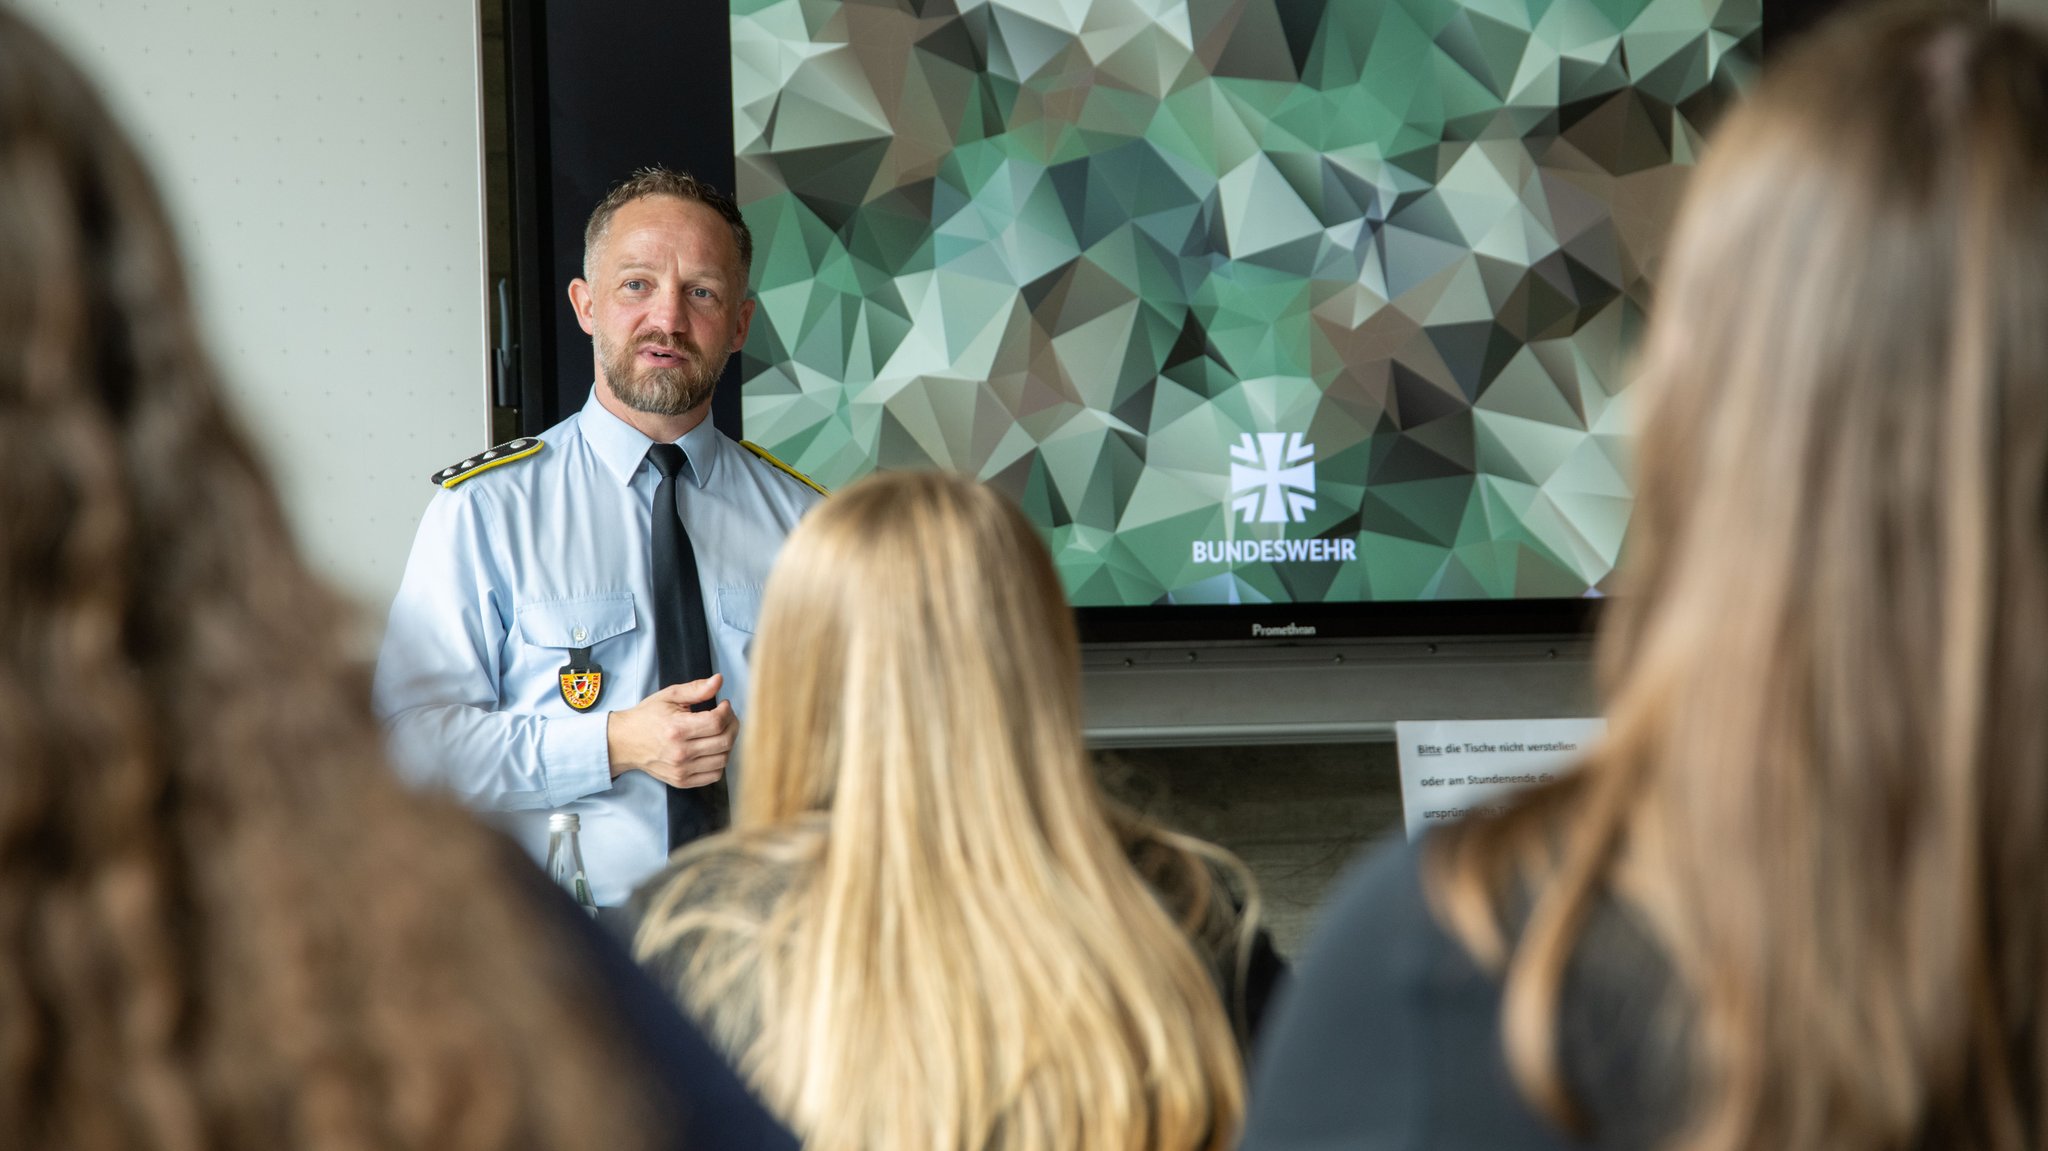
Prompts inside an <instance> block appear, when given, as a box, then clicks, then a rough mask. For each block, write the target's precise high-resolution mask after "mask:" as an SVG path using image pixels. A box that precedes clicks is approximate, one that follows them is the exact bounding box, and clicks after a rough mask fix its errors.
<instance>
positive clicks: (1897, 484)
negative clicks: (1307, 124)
mask: <svg viewBox="0 0 2048 1151" xmlns="http://www.w3.org/2000/svg"><path fill="white" fill-rule="evenodd" d="M1638 386H1639V388H1640V389H1641V393H1642V399H1643V401H1644V405H1645V407H1644V412H1643V420H1642V425H1641V428H1642V432H1641V438H1640V441H1639V447H1638V457H1639V470H1640V473H1641V478H1640V481H1639V485H1638V489H1637V490H1638V497H1637V504H1636V510H1635V518H1634V521H1633V523H1632V524H1631V527H1630V532H1631V537H1630V541H1629V550H1628V554H1627V557H1626V560H1625V569H1626V575H1627V583H1626V594H1625V595H1624V596H1623V597H1622V598H1621V600H1620V601H1619V602H1618V603H1617V604H1616V610H1615V612H1614V613H1613V614H1612V615H1611V616H1610V618H1609V620H1608V629H1607V632H1606V634H1605V636H1604V640H1603V642H1604V651H1603V660H1604V662H1603V668H1602V670H1603V674H1604V676H1605V679H1606V682H1607V685H1608V688H1609V691H1610V693H1611V700H1612V702H1611V708H1610V729H1609V732H1610V734H1609V738H1608V741H1607V743H1606V746H1605V748H1604V750H1601V751H1599V752H1598V753H1597V754H1596V755H1595V756H1594V757H1593V760H1592V762H1590V763H1588V764H1587V765H1586V769H1585V771H1584V772H1583V773H1582V774H1581V775H1580V776H1578V777H1577V778H1576V779H1575V780H1574V781H1573V782H1571V783H1569V784H1567V785H1566V786H1565V787H1563V788H1561V789H1559V790H1557V791H1555V792H1553V793H1551V794H1549V795H1547V796H1544V797H1541V798H1539V799H1537V800H1536V801H1535V802H1534V803H1532V804H1531V805H1529V806H1527V807H1524V808H1522V809H1520V810H1519V811H1517V812H1516V813H1514V814H1513V815H1512V816H1510V817H1508V818H1505V819H1502V820H1500V821H1498V822H1492V823H1482V824H1478V825H1475V826H1472V827H1469V828H1466V829H1463V830H1461V831H1458V832H1456V833H1454V834H1452V835H1448V836H1445V837H1443V838H1442V840H1441V841H1440V842H1439V843H1438V847H1439V849H1440V850H1438V851H1437V852H1436V853H1435V855H1434V856H1433V858H1432V859H1431V860H1430V861H1429V862H1430V866H1431V870H1430V872H1429V874H1430V878H1431V882H1432V889H1433V893H1434V894H1435V896H1436V897H1437V906H1438V907H1439V909H1440V911H1441V913H1442V914H1443V915H1444V917H1445V919H1446V920H1447V922H1448V923H1449V924H1450V925H1452V926H1453V927H1454V928H1455V929H1456V930H1457V931H1458V933H1459V934H1460V936H1461V937H1462V938H1463V939H1464V940H1465V941H1466V942H1467V944H1468V945H1469V946H1471V947H1472V949H1473V950H1474V951H1475V952H1476V953H1478V954H1479V955H1480V956H1481V957H1482V958H1493V959H1496V960H1501V959H1504V961H1505V964H1506V979H1507V985H1506V1006H1505V1014H1504V1024H1505V1029H1506V1040H1507V1045H1508V1054H1509V1057H1510V1062H1511V1064H1512V1066H1513V1069H1514V1071H1515V1073H1516V1076H1517V1079H1518V1081H1519V1082H1520V1084H1521V1085H1522V1087H1523V1089H1524V1091H1525V1092H1526V1093H1527V1094H1528V1095H1529V1096H1530V1097H1531V1098H1532V1100H1534V1101H1536V1102H1537V1103H1539V1104H1541V1105H1543V1106H1544V1107H1545V1108H1546V1109H1547V1110H1548V1111H1549V1112H1550V1113H1551V1114H1552V1115H1553V1116H1555V1117H1558V1118H1559V1119H1561V1120H1569V1119H1570V1118H1571V1117H1572V1111H1573V1108H1572V1103H1573V1101H1572V1100H1570V1099H1569V1098H1568V1097H1567V1094H1566V1091H1565V1089H1564V1087H1563V1084H1562V1080H1561V1077H1560V1074H1559V1072H1558V1069H1557V1064H1556V1060H1557V1055H1556V1042H1557V1040H1556V1037H1557V1035H1558V1000H1559V994H1560V984H1561V981H1562V979H1563V976H1564V972H1565V969H1566V967H1567V965H1568V963H1569V962H1570V959H1571V956H1572V952H1573V948H1574V947H1575V946H1576V945H1577V943H1578V940H1579V938H1580V932H1581V930H1582V928H1583V926H1584V924H1585V922H1586V919H1587V916H1588V915H1589V913H1590V912H1591V909H1592V908H1593V907H1594V906H1595V905H1596V904H1597V903H1598V902H1599V901H1600V900H1602V899H1610V898H1612V899H1620V900H1623V901H1626V902H1627V903H1629V904H1631V905H1633V906H1635V907H1636V908H1638V909H1640V910H1641V911H1642V912H1644V913H1645V915H1646V917H1647V919H1648V921H1649V922H1650V923H1651V924H1652V925H1653V930H1654V933H1655V934H1656V936H1657V937H1658V941H1659V942H1660V943H1661V944H1662V945H1663V947H1664V948H1665V949H1666V950H1667V951H1668V953H1669V955H1670V956H1671V958H1672V960H1673V962H1674V968H1675V970H1676V972H1677V974H1678V976H1679V980H1680V982H1681V984H1682V986H1683V988H1684V993H1685V995H1686V997H1687V999H1688V1000H1689V1001H1690V1002H1691V1004H1692V1005H1693V1007H1694V1009H1695V1012H1696V1014H1695V1019H1696V1026H1695V1028H1694V1043H1693V1045H1692V1050H1691V1072H1692V1075H1691V1078H1692V1082H1691V1084H1690V1087H1691V1091H1692V1095H1693V1098H1694V1100H1695V1105H1694V1113H1693V1115H1692V1116H1691V1121H1690V1123H1689V1124H1688V1125H1687V1126H1686V1128H1685V1129H1684V1132H1683V1135H1682V1137H1681V1142H1682V1143H1683V1145H1685V1146H1687V1147H1694V1148H1713V1149H1721V1148H1753V1147H1821V1146H1825V1147H1831V1148H1912V1147H1937V1146H1938V1147H1944V1148H2020V1147H2041V1146H2043V1144H2044V1139H2048V1131H2044V1124H2043V1115H2042V1105H2043V1100H2044V1098H2048V1095H2044V1078H2043V1077H2044V1075H2048V1049H2044V1044H2048V1025H2044V1018H2048V1016H2044V1012H2048V998H2044V993H2048V884H2044V877H2048V506H2044V497H2048V44H2044V43H2043V41H2042V40H2041V39H2040V38H2039V37H2038V36H2036V35H2033V34H2030V33H2027V32H2025V31H2023V30H2022V29H2020V28H2018V27H2015V26H2012V25H2009V24H1999V23H1994V22H1992V21H1990V20H1989V19H1987V18H1986V17H1985V16H1983V15H1982V13H1980V12H1971V11H1965V10H1959V9H1938V10H1930V9H1925V8H1922V9H1918V10H1912V11H1906V10H1892V11H1889V12H1887V13H1884V14H1882V15H1879V16H1875V17H1865V18H1863V19H1860V20H1858V21H1856V22H1854V23H1849V24H1844V25H1840V26H1837V27H1835V28H1833V29H1832V30H1829V31H1824V32H1821V33H1818V34H1816V38H1815V39H1814V40H1813V41H1812V42H1810V43H1808V44H1806V45H1804V51H1803V52H1799V53H1795V56H1794V58H1788V59H1787V60H1785V61H1783V62H1781V63H1780V64H1778V65H1777V66H1776V71H1775V73H1773V74H1771V75H1769V76H1768V77H1767V79H1766V80H1765V82H1764V84H1763V85H1762V86H1761V89H1760V90H1759V92H1758V93H1757V95H1756V97H1755V99H1754V100H1753V102H1751V103H1750V104H1749V105H1748V106H1747V107H1745V108H1743V109H1742V110H1740V111H1739V112H1737V113H1736V114H1735V115H1734V116H1733V117H1732V118H1731V119H1730V120H1729V121H1728V122H1727V123H1726V124H1725V126H1724V127H1723V129H1722V130H1721V132H1720V134H1719V135H1718V137H1717V138H1716V139H1715V140H1714V142H1713V144H1712V147H1711V150H1710V152H1709V154H1708V156H1707V159H1706V161H1705V163H1704V164H1703V166H1702V167H1701V169H1700V171H1699V172H1698V174H1697V177H1696V180H1695V182H1694V185H1693V187H1692V189H1691V191H1690V194H1689V198H1688V201H1687V204H1686V206H1685V208H1684V210H1683V212H1682V214H1681V219H1680V223H1679V227H1678V230H1677V233H1676V237H1675V242H1674V246H1673V248H1672V250H1671V254H1670V258H1669V263H1668V266H1667V267H1666V269H1665V271H1664V273H1663V277H1662V282H1661V292H1660V298H1659V301H1658V304H1657V310H1656V314H1655V318H1654V320H1653V323H1652V326H1651V331H1650V333H1649V336H1648V339H1647V342H1646V347H1645V351H1644V361H1643V373H1642V379H1641V382H1640V384H1639V385H1638ZM1521 885H1533V888H1534V890H1535V892H1536V899H1535V902H1534V905H1533V912H1532V913H1531V915H1530V917H1529V918H1528V920H1527V922H1526V925H1525V926H1524V928H1523V930H1522V931H1521V933H1520V938H1519V940H1518V942H1517V944H1516V945H1515V946H1514V947H1513V950H1512V953H1511V954H1504V946H1505V943H1504V938H1503V932H1502V931H1501V929H1500V916H1499V907H1500V900H1501V898H1502V897H1503V895H1504V894H1505V893H1507V892H1508V891H1510V890H1511V889H1513V888H1516V887H1517V886H1521Z"/></svg>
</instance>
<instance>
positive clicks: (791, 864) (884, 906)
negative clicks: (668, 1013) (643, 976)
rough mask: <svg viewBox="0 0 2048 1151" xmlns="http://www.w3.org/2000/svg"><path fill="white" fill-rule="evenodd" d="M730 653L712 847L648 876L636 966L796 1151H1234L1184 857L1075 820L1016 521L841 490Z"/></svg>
mask: <svg viewBox="0 0 2048 1151" xmlns="http://www.w3.org/2000/svg"><path fill="white" fill-rule="evenodd" d="M754 650H755V652H756V653H758V654H757V657H756V658H757V660H758V663H757V667H756V671H755V675H756V680H755V687H754V692H753V714H752V715H751V716H750V717H749V720H748V725H747V729H746V734H745V736H744V740H745V747H744V755H745V761H744V762H745V764H746V772H747V777H746V785H745V787H743V788H742V789H741V791H740V803H739V807H738V810H737V811H736V813H735V815H736V822H735V829H734V832H733V833H731V834H730V835H728V836H723V837H718V838H716V839H713V840H709V841H706V842H705V843H704V844H702V845H698V846H696V847H693V848H691V849H687V850H686V851H685V852H684V853H683V854H682V855H680V856H679V857H678V860H677V862H676V863H675V864H672V865H671V868H670V870H669V872H668V873H666V875H665V876H664V877H661V878H658V879H657V880H656V881H655V882H654V883H653V884H650V886H649V888H648V889H647V892H648V893H649V894H650V895H651V899H649V900H648V906H647V913H646V919H645V921H644V923H643V926H642V928H641V931H640V935H639V938H638V940H637V946H636V951H637V953H638V954H639V955H640V956H641V957H642V958H643V959H646V960H652V961H654V962H655V963H656V964H657V966H660V967H662V968H664V969H666V970H669V971H671V972H674V973H677V974H679V975H681V976H682V977H681V978H680V980H679V982H680V990H681V994H682V996H683V998H684V1000H685V1002H686V1003H688V1004H689V1005H690V1006H691V1008H692V1010H693V1011H695V1012H696V1013H697V1014H698V1016H699V1017H700V1019H702V1020H703V1022H704V1023H705V1024H706V1026H707V1029H708V1030H710V1031H711V1032H712V1033H713V1035H714V1037H716V1038H717V1039H718V1040H720V1041H721V1042H722V1043H724V1044H725V1045H726V1046H727V1048H728V1050H729V1051H730V1053H731V1054H732V1056H733V1057H734V1059H735V1061H736V1062H738V1063H739V1065H740V1066H741V1068H742V1069H743V1070H744V1071H745V1072H746V1073H747V1074H748V1075H749V1077H750V1078H751V1079H752V1081H753V1082H754V1084H755V1086H756V1087H757V1088H758V1089H759V1090H760V1091H761V1093H762V1095H763V1096H764V1098H766V1099H767V1101H768V1102H769V1103H770V1105H771V1107H774V1108H776V1109H778V1110H779V1111H780V1112H781V1113H782V1115H783V1117H784V1118H785V1119H787V1120H789V1121H790V1123H791V1125H792V1126H793V1127H794V1128H795V1129H796V1130H797V1131H798V1133H799V1134H802V1135H804V1136H805V1137H806V1139H807V1146H810V1147H813V1148H842V1147H843V1148H865V1147H922V1148H956V1147H957V1148H976V1149H981V1148H987V1149H1021V1148H1068V1147H1130V1148H1152V1147H1157V1148H1168V1147H1173V1148H1191V1147H1226V1146H1230V1145H1232V1141H1233V1140H1234V1133H1235V1131H1236V1128H1237V1123H1238V1117H1239V1114H1240V1112H1241V1110H1242V1086H1241V1083H1240V1071H1239V1068H1238V1055H1237V1049H1236V1043H1235V1040H1234V1038H1233V1034H1232V1029H1231V1026H1230V1022H1229V1020H1228V1018H1227V1017H1226V1014H1225V1012H1224V1010H1223V1008H1222V1006H1221V1004H1220V1002H1219V999H1218V993H1217V992H1218V989H1217V986H1216V977H1217V974H1218V973H1217V972H1215V971H1214V970H1213V968H1212V967H1211V966H1208V965H1206V964H1205V962H1204V957H1205V956H1207V955H1213V954H1215V953H1214V952H1210V951H1206V950H1204V951H1203V952H1202V954H1198V948H1201V947H1202V940H1203V938H1204V936H1205V935H1206V934H1209V932H1208V931H1206V930H1205V929H1206V928H1208V927H1209V926H1211V919H1212V912H1214V911H1215V910H1216V906H1215V904H1216V896H1217V895H1218V894H1220V893H1218V892H1215V891H1213V890H1212V878H1211V877H1212V873H1211V871H1210V863H1211V860H1210V859H1209V858H1208V856H1210V854H1211V853H1212V852H1213V849H1209V848H1207V847H1206V845H1201V844H1198V843H1195V842H1193V841H1189V840H1186V839H1183V838H1181V837H1178V836H1172V835H1169V834H1167V833H1165V832H1162V831H1158V830H1156V829H1153V828H1149V827H1146V826H1144V825H1143V824H1141V823H1139V822H1137V821H1136V820H1134V819H1132V818H1131V817H1129V816H1126V815H1122V814H1119V813H1113V812H1112V810H1111V809H1110V807H1109V806H1108V804H1107V803H1106V801H1105V800H1104V798H1103V796H1102V792H1101V789H1100V786H1099V784H1098V783H1097V781H1096V779H1095V776H1094V774H1093V767H1092V764H1091V762H1090V760H1089V758H1088V756H1087V754H1086V751H1085V749H1084V747H1083V744H1082V724H1081V706H1080V693H1079V679H1080V657H1079V647H1078V644H1077V641H1076V639H1075V633H1074V625H1073V620H1072V615H1071V613H1070V611H1069V610H1068V608H1067V606H1066V602H1065V598H1064V596H1063V594H1062V592H1061V589H1060V584H1059V578H1058V576H1057V574H1056V573H1055V571H1054V569H1053V566H1052V561H1051V558H1050V556H1049V555H1048V554H1047V552H1046V549H1045V546H1044V544H1043V543H1041V542H1040V540H1039V539H1038V535H1037V533H1036V532H1035V531H1034V530H1033V528H1032V527H1031V525H1030V523H1029V522H1027V521H1026V520H1025V519H1024V517H1023V515H1022V514H1021V513H1020V512H1018V511H1017V509H1016V508H1015V507H1014V506H1013V505H1012V504H1010V503H1009V502H1008V501H1007V500H1006V499H1004V498H1003V497H1002V496H1000V495H998V494H997V493H995V492H993V491H991V490H989V489H987V488H984V487H981V486H979V485H976V484H974V483H973V482H971V481H969V480H966V479H963V478H960V477H956V476H951V475H946V474H942V473H937V472H894V473H885V474H882V475H878V476H874V477H871V478H869V479H866V480H863V481H861V482H860V483H858V484H855V485H853V486H852V487H849V488H847V489H846V490H845V491H843V492H840V493H839V494H837V495H835V496H834V497H833V498H832V499H831V500H829V501H827V502H826V503H824V504H822V505H820V506H819V507H818V508H817V509H816V510H815V511H813V512H811V514H810V515H809V516H808V517H807V518H806V519H805V520H804V521H803V522H802V524H800V525H799V526H798V528H797V530H796V531H795V532H794V533H793V534H792V535H791V536H790V538H789V542H788V544H787V545H785V547H784V549H783V552H782V555H781V557H780V558H779V559H778V561H777V563H776V567H775V573H774V575H773V577H772V578H771V579H770V581H769V584H768V590H767V595H766V598H765V601H764V603H763V606H762V613H761V630H760V633H759V636H758V637H757V640H756V643H755V645H754ZM1134 862H1135V863H1137V866H1136V867H1134V866H1133V864H1134ZM1141 872H1142V874H1141ZM1155 892H1156V893H1155ZM1169 909H1172V910H1171V911H1170V910H1169ZM1177 918H1178V920H1179V921H1178V922H1177V921H1176V919H1177ZM1214 918H1215V919H1216V920H1218V921H1221V920H1227V919H1228V918H1229V916H1228V915H1227V914H1225V915H1218V916H1215V917H1214ZM1223 931H1224V934H1229V931H1230V929H1229V928H1228V927H1227V926H1226V927H1224V928H1223ZM1191 939H1193V940H1195V941H1196V946H1190V940H1191ZM1223 950H1228V948H1227V946H1226V947H1225V948H1224V949H1223Z"/></svg>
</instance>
